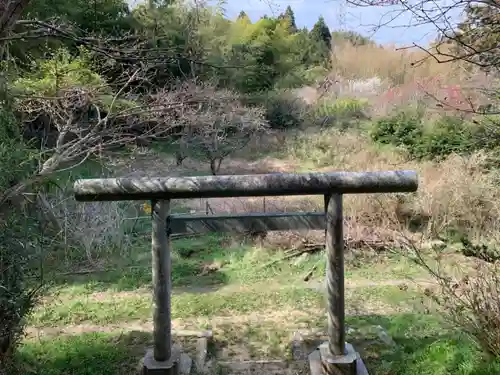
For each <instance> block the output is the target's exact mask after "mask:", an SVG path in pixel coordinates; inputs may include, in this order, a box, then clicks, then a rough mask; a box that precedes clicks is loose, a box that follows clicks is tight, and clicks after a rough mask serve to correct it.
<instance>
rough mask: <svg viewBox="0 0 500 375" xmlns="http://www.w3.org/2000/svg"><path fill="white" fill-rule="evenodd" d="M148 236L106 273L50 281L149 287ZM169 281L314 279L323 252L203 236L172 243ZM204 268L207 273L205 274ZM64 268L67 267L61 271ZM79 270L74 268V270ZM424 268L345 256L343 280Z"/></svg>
mask: <svg viewBox="0 0 500 375" xmlns="http://www.w3.org/2000/svg"><path fill="white" fill-rule="evenodd" d="M149 246H150V245H149V240H148V238H147V237H142V238H137V239H136V240H135V241H134V243H133V245H132V250H131V251H130V252H129V253H130V256H128V257H110V258H108V259H106V263H108V264H109V267H107V270H106V272H96V273H86V274H61V272H62V271H63V269H59V270H52V271H53V272H52V275H51V278H52V279H53V280H54V283H55V284H58V285H62V286H63V289H64V291H63V292H64V293H66V294H71V295H81V294H87V293H91V292H102V291H115V292H121V291H132V290H136V289H138V288H150V287H151V255H150V251H151V250H150V247H149ZM172 252H173V253H172V258H173V264H172V282H173V286H174V287H182V286H188V285H189V286H195V287H196V286H198V287H199V286H208V285H219V286H220V285H228V284H239V285H250V284H253V283H259V282H266V281H267V280H271V279H272V280H274V282H276V283H277V282H283V283H290V282H294V281H296V280H299V279H302V278H303V276H304V275H305V274H306V273H307V272H308V271H309V270H310V269H311V268H312V267H313V266H316V267H317V268H316V270H315V272H314V275H313V280H318V279H321V278H322V277H323V275H324V274H325V262H324V260H323V259H324V254H323V253H321V252H320V253H316V254H311V255H308V254H306V255H305V256H303V257H298V258H293V259H290V260H286V261H279V260H280V259H281V258H283V256H284V254H283V252H279V251H275V250H267V249H261V248H258V247H255V246H253V245H250V244H245V243H240V242H238V241H235V240H234V239H232V238H230V237H224V236H216V235H208V236H204V237H199V238H194V239H193V238H188V239H179V240H175V241H172ZM207 267H208V268H210V272H207ZM64 271H66V270H64ZM76 271H78V270H76ZM425 276H426V274H425V271H424V270H422V269H421V268H419V267H418V266H416V265H415V264H414V263H413V262H411V261H410V260H409V259H407V258H405V257H403V256H401V255H398V254H387V255H383V256H377V257H372V258H366V259H365V258H353V259H348V260H347V264H346V268H345V277H346V280H347V282H348V283H349V282H350V281H353V282H355V281H356V280H359V279H363V280H371V281H378V280H387V279H405V278H423V277H425Z"/></svg>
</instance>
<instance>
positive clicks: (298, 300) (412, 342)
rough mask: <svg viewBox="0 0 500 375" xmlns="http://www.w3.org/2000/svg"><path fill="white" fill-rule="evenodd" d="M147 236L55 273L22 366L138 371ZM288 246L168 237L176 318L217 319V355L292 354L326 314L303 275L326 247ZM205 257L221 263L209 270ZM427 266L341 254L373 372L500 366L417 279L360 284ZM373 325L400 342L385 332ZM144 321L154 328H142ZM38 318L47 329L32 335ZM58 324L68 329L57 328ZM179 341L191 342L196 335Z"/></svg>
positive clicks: (349, 307) (52, 370)
mask: <svg viewBox="0 0 500 375" xmlns="http://www.w3.org/2000/svg"><path fill="white" fill-rule="evenodd" d="M148 242H149V241H147V242H146V241H145V240H144V239H139V238H138V239H137V247H136V249H135V251H134V252H131V256H130V257H128V258H126V259H118V258H109V259H107V262H106V263H107V264H109V265H114V269H113V270H111V271H109V272H103V273H97V274H85V275H76V276H75V275H64V276H59V277H58V278H57V279H56V282H55V286H54V288H53V289H52V290H51V291H50V294H48V295H47V296H46V298H45V300H44V303H43V304H42V305H41V306H39V307H38V308H37V309H36V311H35V312H34V313H33V315H32V316H31V317H30V320H29V322H28V324H29V326H30V327H31V328H30V335H29V336H28V338H27V339H26V340H25V341H24V343H23V346H22V348H21V351H20V352H19V356H20V358H21V359H22V362H23V363H25V364H26V368H25V369H24V370H23V371H24V372H23V374H27V375H28V374H37V375H49V374H50V375H59V374H73V375H84V374H85V375H87V374H88V375H90V374H92V375H115V374H116V375H118V374H134V373H135V368H136V365H137V363H138V361H139V359H140V358H141V357H142V356H143V354H144V351H145V349H146V347H147V346H149V345H151V334H150V331H151V321H152V306H151V302H152V293H151V285H150V283H151V282H150V280H151V270H150V249H149V243H148ZM283 255H284V254H283V253H281V252H276V251H270V250H266V249H261V248H255V247H253V246H250V245H249V244H245V243H239V242H238V241H236V239H234V238H233V239H230V238H227V237H221V236H205V237H198V238H190V239H182V240H175V241H173V275H172V276H173V283H174V286H175V288H174V295H173V296H172V318H173V319H174V320H175V323H174V328H175V327H176V325H179V326H181V327H183V328H189V329H205V328H207V327H212V328H213V329H214V334H215V348H214V353H213V354H215V355H216V356H217V358H221V359H226V360H227V359H250V358H273V359H280V358H282V359H283V358H289V357H290V355H291V350H290V349H291V348H290V345H291V338H292V336H293V333H294V332H295V331H297V330H298V329H303V328H311V327H324V325H325V324H326V318H325V314H324V311H325V307H326V306H325V297H324V292H323V291H321V290H316V289H314V288H313V286H312V285H310V284H309V285H308V284H306V283H304V282H303V281H302V278H303V276H304V275H305V274H306V273H307V272H308V271H309V270H310V269H311V267H312V266H314V265H317V266H318V268H317V269H316V271H315V273H314V277H313V280H312V281H311V283H313V284H315V285H319V284H320V282H321V280H322V279H323V276H324V273H325V267H324V254H322V253H317V254H312V255H308V256H305V257H300V258H297V259H291V260H286V261H284V260H281V261H277V262H274V261H276V260H280V259H281V258H282V257H283ZM207 265H216V267H213V268H211V269H210V270H211V271H210V272H204V269H205V268H206V266H207ZM423 276H424V273H423V272H422V271H421V270H420V269H418V268H417V267H416V266H415V265H414V264H413V263H412V262H411V261H409V260H408V259H406V258H405V257H403V256H400V255H397V254H386V255H378V256H372V257H366V258H363V257H361V258H359V257H355V258H352V257H351V256H349V257H346V285H347V286H348V288H347V289H346V314H347V316H348V318H347V322H346V324H347V326H348V328H349V329H348V340H349V341H350V342H352V343H353V344H354V345H355V347H356V349H357V350H358V351H360V353H361V354H362V357H363V358H364V359H365V362H366V363H367V366H368V367H369V370H370V373H371V374H391V375H413V374H415V375H431V374H432V375H434V374H438V375H448V374H450V375H451V374H453V375H455V374H458V375H498V374H499V373H500V364H499V363H495V362H491V361H488V360H486V359H485V358H484V357H483V356H482V355H481V351H480V350H479V349H478V348H477V346H476V345H475V344H474V343H473V342H472V341H471V340H470V339H469V338H467V337H464V336H463V335H461V334H460V333H459V332H457V331H456V330H453V329H451V328H450V327H449V326H447V324H446V322H444V321H443V320H442V319H441V318H440V317H439V316H436V315H429V314H425V313H424V308H423V307H427V305H425V306H423V305H422V295H421V294H420V291H419V290H418V288H416V287H415V286H414V285H413V284H412V283H411V282H408V289H407V290H403V289H404V288H403V289H401V288H400V287H398V286H370V287H367V286H363V285H362V282H366V281H384V280H388V279H393V280H394V279H399V280H401V279H404V278H407V277H415V278H420V277H423ZM359 283H360V284H359ZM178 288H180V289H178ZM378 325H380V326H382V327H383V328H384V329H385V330H386V331H387V332H388V333H389V334H390V335H391V336H392V337H393V339H394V341H395V342H396V344H397V346H396V347H390V346H388V345H387V344H384V343H383V342H381V341H380V340H379V339H378V336H377V334H376V331H375V330H374V327H375V326H378ZM137 327H141V330H144V331H147V332H142V331H141V332H137V331H136V330H137V329H138V328H137ZM40 329H42V330H46V332H49V333H48V334H49V335H51V336H50V337H49V338H43V339H35V337H37V336H36V332H38V331H37V330H40ZM134 330H135V331H134ZM89 331H100V333H95V332H94V333H92V332H89ZM50 332H52V333H50ZM56 332H57V334H60V332H63V333H64V334H62V335H60V336H59V337H55V335H57V334H56ZM183 347H184V348H187V350H188V351H189V350H190V349H189V348H190V344H189V343H187V344H186V345H183ZM193 355H194V353H193ZM263 375H266V374H263Z"/></svg>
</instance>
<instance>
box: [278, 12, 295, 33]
mask: <svg viewBox="0 0 500 375" xmlns="http://www.w3.org/2000/svg"><path fill="white" fill-rule="evenodd" d="M279 19H283V20H286V21H288V25H289V26H288V27H289V28H288V31H289V33H290V34H295V33H296V32H297V31H298V29H297V24H296V23H295V13H294V12H293V9H292V7H291V6H290V5H289V6H287V7H286V10H285V13H284V14H281V15H280V16H279Z"/></svg>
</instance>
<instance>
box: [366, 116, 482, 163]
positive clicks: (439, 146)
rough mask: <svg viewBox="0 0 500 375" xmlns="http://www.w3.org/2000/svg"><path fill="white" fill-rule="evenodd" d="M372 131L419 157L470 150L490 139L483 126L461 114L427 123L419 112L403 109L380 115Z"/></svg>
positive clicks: (374, 136)
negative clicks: (398, 111) (484, 132)
mask: <svg viewBox="0 0 500 375" xmlns="http://www.w3.org/2000/svg"><path fill="white" fill-rule="evenodd" d="M370 135H371V138H372V139H373V140H374V141H375V142H378V143H382V144H392V145H394V146H397V147H403V148H405V149H406V150H407V151H408V153H409V154H410V156H411V157H413V158H416V159H440V158H443V157H446V156H447V155H450V154H452V153H456V154H466V153H470V152H472V151H475V150H478V149H481V148H482V147H483V146H484V145H485V139H486V137H484V135H483V131H482V128H481V127H477V126H476V127H474V126H472V124H471V123H469V122H467V121H465V120H463V119H462V118H460V117H453V116H441V117H439V118H438V119H436V120H434V121H432V122H428V123H426V124H424V121H423V116H422V115H421V114H420V113H419V112H400V113H398V114H396V115H394V116H390V117H386V118H382V119H379V120H377V121H376V122H375V123H374V124H373V126H372V128H371V132H370ZM481 139H482V140H481Z"/></svg>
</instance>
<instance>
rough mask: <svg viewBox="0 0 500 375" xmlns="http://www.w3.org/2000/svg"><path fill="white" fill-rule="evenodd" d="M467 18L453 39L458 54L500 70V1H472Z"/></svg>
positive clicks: (487, 68)
mask: <svg viewBox="0 0 500 375" xmlns="http://www.w3.org/2000/svg"><path fill="white" fill-rule="evenodd" d="M465 15H466V17H465V20H464V22H462V23H461V24H459V26H458V30H457V31H456V32H455V35H453V36H451V38H450V39H451V41H452V42H453V44H454V45H455V47H456V48H455V49H456V52H457V56H465V57H466V58H465V59H466V60H468V61H470V62H473V63H476V64H478V65H480V66H481V67H482V68H484V69H486V70H497V71H499V70H500V5H499V3H498V2H494V1H492V2H491V3H488V4H473V3H469V4H468V5H467V7H466V9H465Z"/></svg>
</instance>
